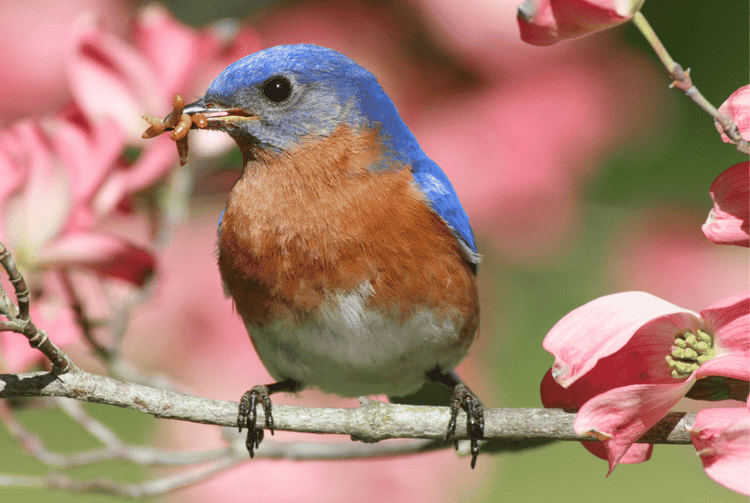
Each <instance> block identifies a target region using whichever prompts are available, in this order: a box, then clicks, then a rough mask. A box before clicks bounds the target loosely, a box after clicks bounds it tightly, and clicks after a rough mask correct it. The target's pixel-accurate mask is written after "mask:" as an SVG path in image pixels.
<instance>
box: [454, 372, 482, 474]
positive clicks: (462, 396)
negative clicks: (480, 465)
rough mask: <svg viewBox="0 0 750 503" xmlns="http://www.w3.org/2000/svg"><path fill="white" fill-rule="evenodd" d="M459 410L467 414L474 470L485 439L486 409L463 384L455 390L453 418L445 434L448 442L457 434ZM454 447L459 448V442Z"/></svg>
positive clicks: (467, 427)
mask: <svg viewBox="0 0 750 503" xmlns="http://www.w3.org/2000/svg"><path fill="white" fill-rule="evenodd" d="M459 409H463V410H464V412H466V434H467V436H468V437H469V440H470V441H471V467H472V468H474V467H475V466H476V464H477V456H478V455H479V441H480V440H483V439H484V408H483V406H482V403H481V402H480V401H479V399H478V398H477V397H476V396H475V395H474V393H472V391H471V390H470V389H469V388H468V387H467V386H466V385H465V384H463V383H460V384H457V385H456V387H455V388H453V396H452V398H451V418H450V421H448V430H447V431H446V434H445V439H446V440H448V439H449V438H450V437H452V436H453V435H455V433H456V421H457V420H458V411H459ZM454 445H455V446H456V448H458V442H454Z"/></svg>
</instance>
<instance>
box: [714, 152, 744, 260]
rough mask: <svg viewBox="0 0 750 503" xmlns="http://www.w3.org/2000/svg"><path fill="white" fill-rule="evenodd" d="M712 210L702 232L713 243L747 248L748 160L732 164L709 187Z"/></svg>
mask: <svg viewBox="0 0 750 503" xmlns="http://www.w3.org/2000/svg"><path fill="white" fill-rule="evenodd" d="M710 194H711V199H713V201H714V207H713V208H712V209H711V211H710V212H709V213H708V219H707V220H706V223H704V224H703V227H702V229H703V233H704V234H705V235H706V237H707V238H708V239H710V240H711V241H712V242H714V243H716V244H730V245H738V246H747V247H750V161H745V162H741V163H738V164H735V165H734V166H732V167H731V168H729V169H728V170H726V171H724V172H723V173H722V174H720V175H719V176H717V177H716V180H714V183H712V184H711V190H710Z"/></svg>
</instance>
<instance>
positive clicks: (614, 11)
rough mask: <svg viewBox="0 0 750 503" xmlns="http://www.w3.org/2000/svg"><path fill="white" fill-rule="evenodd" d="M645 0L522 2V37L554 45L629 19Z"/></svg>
mask: <svg viewBox="0 0 750 503" xmlns="http://www.w3.org/2000/svg"><path fill="white" fill-rule="evenodd" d="M641 5H643V0H526V1H525V2H524V3H522V4H521V5H519V6H518V26H519V28H520V29H521V40H523V41H524V42H527V43H529V44H533V45H552V44H554V43H557V42H559V41H561V40H565V39H568V38H577V37H582V36H584V35H588V34H589V33H593V32H595V31H599V30H605V29H607V28H612V27H613V26H617V25H619V24H622V23H625V22H627V21H629V20H630V19H631V18H632V17H633V15H634V14H635V13H636V12H638V10H639V9H640V8H641Z"/></svg>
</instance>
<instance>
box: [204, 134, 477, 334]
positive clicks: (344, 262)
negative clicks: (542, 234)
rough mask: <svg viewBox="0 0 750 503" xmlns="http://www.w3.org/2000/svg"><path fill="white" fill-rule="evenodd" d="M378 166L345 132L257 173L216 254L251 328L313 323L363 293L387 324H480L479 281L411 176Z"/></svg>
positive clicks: (368, 148) (251, 171)
mask: <svg viewBox="0 0 750 503" xmlns="http://www.w3.org/2000/svg"><path fill="white" fill-rule="evenodd" d="M379 155H380V152H379V151H378V149H377V148H376V144H375V143H374V142H372V141H369V140H368V139H367V138H361V137H355V136H354V135H353V134H352V133H351V131H349V130H342V131H337V134H334V135H333V136H332V137H331V138H328V139H326V140H324V141H322V142H316V144H315V145H314V146H307V147H301V148H300V149H298V150H297V151H296V152H295V153H294V154H293V155H289V154H285V155H280V156H274V157H260V158H258V157H256V159H255V160H252V161H250V162H248V163H247V165H246V168H245V172H244V174H243V176H242V177H241V179H240V180H239V181H238V182H237V184H236V185H235V187H234V188H233V189H232V192H231V194H230V197H229V201H228V203H227V208H226V211H225V213H224V217H223V219H222V225H221V228H220V234H219V243H218V244H219V268H220V271H221V275H222V279H223V281H224V283H225V285H226V288H227V289H228V291H229V293H230V294H231V295H232V297H233V298H234V301H235V304H236V306H237V310H238V312H239V313H240V314H241V315H242V317H243V320H244V321H245V324H246V325H263V324H266V323H269V322H272V321H277V320H301V319H304V318H305V317H308V316H311V315H314V314H315V312H316V310H317V309H318V308H319V307H320V306H321V305H322V304H323V303H324V302H326V301H327V299H330V297H331V296H335V295H337V294H346V293H349V292H352V291H354V290H356V289H357V288H359V287H360V286H361V285H362V284H363V283H365V282H367V283H369V284H370V285H371V286H372V291H373V292H374V294H373V295H372V297H371V298H369V299H368V302H369V306H370V307H371V308H373V309H378V310H381V311H382V312H388V313H392V314H394V315H396V316H402V317H405V316H408V315H409V313H411V312H413V311H414V310H415V309H419V308H421V307H429V308H430V309H438V310H441V311H440V312H444V313H445V315H446V316H450V317H455V318H457V319H458V318H460V319H461V320H462V324H463V321H469V320H472V319H475V318H476V317H477V312H478V302H477V293H476V284H475V279H474V276H473V274H472V272H471V270H470V268H469V266H468V265H467V264H466V263H465V262H464V261H463V259H462V258H461V256H460V252H459V248H458V245H457V243H456V241H455V238H454V237H453V235H452V234H451V232H450V230H449V229H448V227H447V225H446V224H445V223H444V222H443V221H442V220H441V219H440V218H439V217H438V216H437V215H436V214H435V213H434V212H433V211H432V210H431V209H430V208H429V205H428V204H427V203H426V201H425V200H424V198H423V196H422V194H421V193H420V192H419V190H418V189H417V188H416V187H415V186H414V184H413V179H412V175H411V172H410V171H409V169H408V168H401V169H394V170H386V171H373V170H370V169H369V168H370V166H371V165H372V164H374V163H375V161H376V160H377V159H378V156H379ZM246 157H248V156H247V155H246ZM469 324H470V325H473V326H474V328H476V326H475V325H476V324H475V323H471V322H470V323H469ZM472 333H473V330H472Z"/></svg>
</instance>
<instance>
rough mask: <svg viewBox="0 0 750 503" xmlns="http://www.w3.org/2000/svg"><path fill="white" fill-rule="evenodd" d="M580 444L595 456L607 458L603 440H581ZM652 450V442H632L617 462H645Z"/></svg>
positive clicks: (629, 463)
mask: <svg viewBox="0 0 750 503" xmlns="http://www.w3.org/2000/svg"><path fill="white" fill-rule="evenodd" d="M581 445H583V446H584V447H585V448H586V449H587V450H588V451H589V452H590V453H591V454H593V455H594V456H596V457H597V458H600V459H607V460H608V459H609V452H608V451H607V446H606V445H605V444H604V442H581ZM653 452H654V445H653V444H633V445H631V446H630V447H628V450H627V451H625V454H623V456H622V457H621V458H620V462H619V464H623V463H624V464H626V465H634V464H637V463H643V462H646V461H648V460H649V459H651V454H652V453H653Z"/></svg>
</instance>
